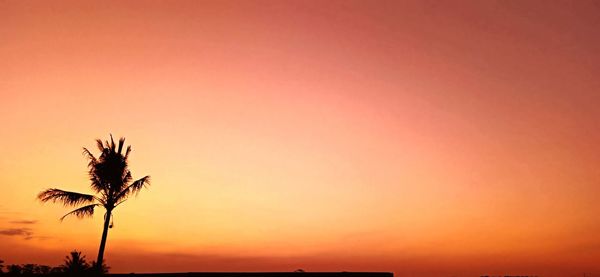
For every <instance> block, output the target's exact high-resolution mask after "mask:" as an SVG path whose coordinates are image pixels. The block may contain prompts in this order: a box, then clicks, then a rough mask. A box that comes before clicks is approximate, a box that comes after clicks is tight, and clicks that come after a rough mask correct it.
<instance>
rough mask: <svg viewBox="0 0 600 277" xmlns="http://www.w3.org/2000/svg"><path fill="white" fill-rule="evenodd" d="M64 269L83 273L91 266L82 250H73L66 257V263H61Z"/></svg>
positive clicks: (68, 271)
mask: <svg viewBox="0 0 600 277" xmlns="http://www.w3.org/2000/svg"><path fill="white" fill-rule="evenodd" d="M61 268H62V271H63V272H65V273H72V274H76V273H83V272H85V271H87V270H88V269H89V268H90V264H89V263H88V262H87V261H86V260H85V255H81V252H78V251H77V250H73V251H71V253H70V256H66V257H65V263H64V264H63V265H61Z"/></svg>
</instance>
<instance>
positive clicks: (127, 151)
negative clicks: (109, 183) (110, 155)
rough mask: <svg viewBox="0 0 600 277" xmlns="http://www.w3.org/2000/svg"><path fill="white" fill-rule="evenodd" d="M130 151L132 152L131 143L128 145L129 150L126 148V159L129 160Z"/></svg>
mask: <svg viewBox="0 0 600 277" xmlns="http://www.w3.org/2000/svg"><path fill="white" fill-rule="evenodd" d="M130 152H131V145H129V146H127V150H125V157H124V159H125V160H127V158H128V157H129V153H130Z"/></svg>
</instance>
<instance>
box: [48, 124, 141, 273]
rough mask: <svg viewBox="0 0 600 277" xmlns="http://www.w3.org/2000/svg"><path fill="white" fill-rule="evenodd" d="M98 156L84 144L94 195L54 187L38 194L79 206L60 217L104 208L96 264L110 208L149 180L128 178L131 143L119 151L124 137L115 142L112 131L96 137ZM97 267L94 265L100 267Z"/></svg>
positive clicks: (100, 259) (101, 254)
mask: <svg viewBox="0 0 600 277" xmlns="http://www.w3.org/2000/svg"><path fill="white" fill-rule="evenodd" d="M96 144H97V147H98V150H100V156H99V157H98V158H96V157H95V156H94V155H93V154H92V153H91V152H90V151H89V150H88V149H87V148H83V154H84V155H85V156H86V157H87V158H88V159H89V163H88V168H89V172H88V175H89V178H90V181H91V188H92V190H93V191H94V192H95V195H91V194H83V193H78V192H71V191H65V190H61V189H57V188H51V189H47V190H45V191H42V192H41V193H40V194H39V195H38V199H39V200H40V201H42V202H47V201H52V202H57V201H58V202H62V203H63V205H64V206H72V207H77V206H81V205H85V206H82V207H79V208H77V209H75V210H73V211H71V212H69V213H67V214H65V215H64V216H63V217H61V218H60V220H61V221H62V220H63V219H64V218H65V217H67V216H69V215H75V216H76V217H78V218H84V217H86V216H92V215H93V214H94V208H96V207H99V206H100V207H103V208H104V209H105V210H106V213H105V214H104V226H103V229H102V238H101V240H100V249H99V250H98V259H97V260H96V265H97V266H98V267H100V266H101V265H103V264H104V263H103V262H104V248H105V247H106V237H107V235H108V228H109V227H110V228H112V224H111V223H110V221H111V218H112V212H113V210H114V209H115V208H116V207H117V206H119V205H120V204H122V203H123V202H124V201H125V200H127V198H128V197H129V196H131V195H132V194H136V195H137V193H139V191H140V190H141V189H142V188H143V187H145V186H147V185H149V184H150V176H145V177H142V178H141V179H139V180H137V181H134V182H131V181H132V177H131V172H130V171H129V169H128V163H127V158H128V157H129V153H130V152H131V146H127V149H126V150H125V152H124V153H123V146H124V144H125V138H121V139H119V142H118V144H115V141H114V140H113V137H112V135H111V136H110V142H109V141H108V140H107V141H105V142H102V140H99V139H98V140H96ZM100 270H101V268H98V271H100Z"/></svg>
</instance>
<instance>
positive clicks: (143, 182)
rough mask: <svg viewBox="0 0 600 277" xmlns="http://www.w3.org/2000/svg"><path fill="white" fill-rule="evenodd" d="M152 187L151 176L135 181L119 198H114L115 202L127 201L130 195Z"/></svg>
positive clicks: (118, 195)
mask: <svg viewBox="0 0 600 277" xmlns="http://www.w3.org/2000/svg"><path fill="white" fill-rule="evenodd" d="M149 185H150V176H144V177H142V178H140V179H139V180H136V181H134V182H133V183H131V185H129V186H127V187H126V188H125V189H123V190H122V191H121V192H119V194H117V196H116V197H115V198H114V199H115V202H116V201H120V200H123V199H126V198H127V197H128V196H129V195H130V194H133V193H135V194H137V193H139V192H140V190H141V189H142V188H143V187H146V186H149Z"/></svg>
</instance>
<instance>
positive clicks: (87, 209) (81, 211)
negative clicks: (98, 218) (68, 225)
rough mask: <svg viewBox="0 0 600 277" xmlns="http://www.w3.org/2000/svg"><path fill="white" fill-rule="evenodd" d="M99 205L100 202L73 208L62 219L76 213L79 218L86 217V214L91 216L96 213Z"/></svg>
mask: <svg viewBox="0 0 600 277" xmlns="http://www.w3.org/2000/svg"><path fill="white" fill-rule="evenodd" d="M99 205H100V204H91V205H87V206H83V207H81V208H78V209H75V210H72V211H70V212H69V213H67V214H65V215H63V216H62V217H61V218H60V221H63V220H64V219H65V217H67V216H69V215H75V216H76V217H77V218H84V217H86V216H89V217H91V216H92V215H94V208H95V207H96V206H99Z"/></svg>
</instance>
